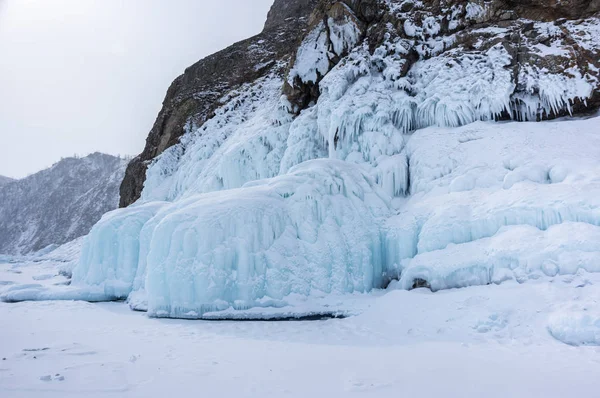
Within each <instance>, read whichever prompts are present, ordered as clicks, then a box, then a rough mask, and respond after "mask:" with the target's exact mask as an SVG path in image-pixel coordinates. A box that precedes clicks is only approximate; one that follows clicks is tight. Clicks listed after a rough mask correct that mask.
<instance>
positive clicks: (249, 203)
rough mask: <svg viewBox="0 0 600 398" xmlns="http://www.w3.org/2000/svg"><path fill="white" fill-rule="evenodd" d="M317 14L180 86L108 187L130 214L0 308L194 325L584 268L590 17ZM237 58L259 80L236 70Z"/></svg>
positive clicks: (594, 77) (502, 8)
mask: <svg viewBox="0 0 600 398" xmlns="http://www.w3.org/2000/svg"><path fill="white" fill-rule="evenodd" d="M282 1H283V0H280V1H278V2H276V5H277V4H280V5H281V4H282ZM289 1H292V0H289ZM318 3H319V4H318V5H317V6H316V7H315V9H314V12H313V13H312V15H311V16H310V17H309V18H305V17H306V16H307V13H305V12H303V14H302V16H301V18H300V19H299V20H297V21H292V20H290V23H292V22H293V24H292V25H290V28H289V29H288V28H286V27H284V23H283V22H281V23H280V24H275V25H273V26H271V27H269V28H268V29H275V27H277V28H276V29H279V30H280V31H279V33H281V37H282V39H281V40H282V41H285V40H288V41H289V40H290V39H289V36H290V35H292V33H293V32H301V31H304V34H302V35H300V34H296V35H295V36H294V38H297V39H298V43H297V45H294V46H289V45H288V46H287V47H286V48H285V49H282V48H283V44H282V43H281V42H275V41H274V39H273V37H277V36H273V37H270V39H269V41H268V42H266V43H261V40H265V39H264V37H265V34H266V33H265V32H263V34H261V35H260V36H257V37H255V38H252V39H251V40H250V41H248V42H242V44H239V43H238V44H237V45H235V46H234V47H232V48H230V49H229V50H227V51H226V52H225V53H221V54H220V55H218V56H216V59H213V60H212V61H211V60H207V61H203V62H201V63H200V64H198V65H196V66H195V67H194V68H193V70H190V71H188V72H186V74H185V75H184V76H183V77H182V78H180V79H179V80H178V82H177V84H176V86H175V88H173V90H174V92H176V93H178V94H177V95H175V94H174V92H170V95H169V98H170V100H169V101H168V103H167V104H165V108H164V109H163V112H161V115H159V120H158V121H157V125H156V126H155V129H154V130H153V133H152V134H151V137H150V138H151V139H149V141H148V147H147V150H146V151H145V152H144V154H143V155H142V157H141V158H138V159H136V160H135V161H134V162H133V163H132V164H131V165H130V173H129V174H128V177H127V179H126V181H125V182H124V185H123V186H124V188H126V189H125V191H126V192H125V195H124V196H123V199H124V201H123V202H124V203H123V204H129V203H131V202H132V201H133V200H135V199H137V197H138V196H140V200H139V201H138V202H137V203H136V204H135V205H133V206H131V207H129V208H126V209H122V210H119V211H117V212H114V213H111V214H108V215H106V216H105V217H104V218H103V220H102V221H101V222H100V223H99V224H98V225H97V226H96V227H95V228H94V230H93V231H92V233H91V234H90V236H89V238H88V240H87V242H86V244H85V248H84V250H83V254H82V256H81V260H80V263H79V265H78V267H77V268H76V269H75V271H74V274H73V286H72V287H70V288H64V289H61V290H60V291H58V290H57V291H56V292H55V293H53V292H51V291H49V290H43V291H42V290H40V289H38V288H36V287H32V286H29V287H27V288H23V289H19V288H18V287H14V288H11V289H12V290H11V291H10V292H8V293H6V294H5V295H3V296H2V298H3V299H4V300H9V301H16V300H23V299H27V298H28V297H29V298H30V299H39V298H41V297H44V298H48V297H54V298H73V297H76V296H77V295H79V297H81V298H84V299H86V298H89V299H93V300H96V299H99V298H102V297H104V298H105V299H116V298H119V299H120V298H124V297H128V300H129V303H130V305H131V306H132V307H133V308H135V309H143V310H147V311H148V312H149V314H150V315H152V316H157V317H182V318H202V317H203V316H204V314H206V313H211V314H212V313H214V312H218V311H225V310H226V313H228V314H230V313H234V312H235V311H237V310H242V309H243V310H246V309H248V308H260V307H276V308H279V307H283V306H286V305H289V304H290V303H291V302H292V301H294V300H291V298H292V297H296V298H297V297H303V298H305V299H307V300H309V298H311V297H322V296H323V295H328V294H336V295H337V294H346V293H350V292H368V291H370V290H372V289H374V288H381V287H385V286H387V285H388V284H389V283H390V281H392V279H397V281H394V282H393V285H392V286H396V287H400V288H404V289H412V288H417V287H429V288H431V289H432V290H439V289H447V288H458V287H466V286H470V285H482V284H489V283H500V282H503V281H505V280H508V279H515V280H517V281H519V282H524V281H527V280H529V279H537V278H552V277H555V276H557V275H564V274H568V275H574V274H577V273H579V272H583V271H587V272H600V268H598V267H599V264H600V247H599V246H598V245H597V243H596V242H598V241H599V240H600V201H599V199H598V198H600V177H599V176H600V160H599V158H598V153H600V131H599V129H598V126H599V120H600V118H599V117H598V116H595V117H588V118H583V117H581V118H571V117H570V115H581V114H582V113H585V112H589V111H590V110H593V109H594V108H595V107H596V106H597V105H598V104H600V101H599V100H600V95H599V90H598V85H599V82H600V80H599V75H598V72H599V71H600V64H598V59H600V57H598V55H599V53H600V39H599V37H600V36H598V35H594V32H596V31H597V29H598V26H600V21H599V20H598V18H597V16H598V15H597V12H599V11H600V10H598V9H595V8H593V7H588V8H585V7H583V6H582V5H581V4H580V7H579V8H580V9H581V10H582V11H581V14H579V15H576V16H573V15H572V14H571V13H570V12H567V11H566V10H565V9H564V8H563V7H562V6H559V5H558V4H556V8H555V9H553V11H552V13H564V15H565V16H566V18H568V19H565V20H554V19H553V18H549V16H550V15H551V13H549V12H548V11H547V10H540V9H539V5H537V3H536V4H533V3H532V2H529V3H524V4H513V2H510V3H506V2H500V1H468V2H467V1H458V0H457V1H454V0H447V1H443V2H431V1H411V0H406V1H396V0H363V1H344V2H338V1H333V0H322V1H320V2H318ZM578 4H579V3H578ZM301 5H302V7H301V8H302V10H304V11H306V9H305V7H304V6H307V7H308V2H307V1H306V0H304V1H303V2H302V4H301ZM276 10H277V9H276ZM282 10H283V11H284V9H283V8H282V9H280V10H279V11H282ZM536 10H537V11H536ZM283 11H282V12H283ZM275 14H277V15H288V14H286V13H285V12H283V13H279V12H277V13H275ZM286 18H288V19H289V17H286ZM285 21H287V19H286V20H285ZM285 21H284V22H285ZM268 25H269V26H270V24H268ZM289 43H291V42H290V41H289V42H288V44H289ZM263 44H264V46H263ZM240 48H243V49H244V50H243V52H244V54H245V55H244V56H245V58H244V59H242V60H241V61H240V62H241V64H240V63H238V62H237V61H236V62H235V63H234V64H232V65H233V66H232V70H231V73H232V75H231V76H230V75H229V73H230V72H222V73H221V72H219V73H218V75H219V76H221V78H223V79H224V81H225V83H224V84H223V85H221V86H219V87H218V89H216V90H211V91H210V92H207V91H203V90H201V91H200V92H198V93H196V94H197V97H194V98H195V99H194V100H193V101H195V102H194V103H193V104H191V105H190V103H188V102H187V100H189V97H190V95H192V93H191V91H186V90H187V89H186V90H183V89H182V87H187V88H189V87H195V85H197V84H200V83H202V82H204V83H206V81H205V80H206V76H209V75H206V76H205V75H203V77H202V78H198V79H197V80H194V82H195V83H194V84H184V83H185V82H184V81H185V79H187V78H191V77H192V76H193V75H194V74H195V73H196V74H197V73H200V71H203V70H206V68H208V66H207V65H221V63H222V62H223V59H229V58H231V56H232V54H235V53H236V51H238V52H239V51H242V50H240ZM268 49H270V50H269V51H271V50H273V51H275V50H277V49H279V50H277V51H275V53H276V54H275V55H273V54H270V55H269V54H268V51H267V50H268ZM246 51H247V52H246ZM249 59H257V60H258V59H260V60H261V63H260V65H263V66H264V65H265V62H267V64H268V65H269V66H268V67H266V66H265V67H261V68H259V69H257V71H258V70H260V71H259V72H256V71H255V72H256V73H250V72H249V69H248V65H247V63H246V61H247V60H249ZM269 60H271V61H273V63H269ZM213 61H215V63H214V64H213V63H211V62H213ZM242 61H243V62H242ZM263 61H264V62H263ZM286 71H287V72H288V73H286ZM241 76H245V77H244V78H242V77H241ZM216 81H220V80H219V79H214V80H212V81H211V82H210V84H211V85H212V84H213V83H214V82H216ZM188 83H189V82H188ZM204 83H202V84H204ZM181 84H182V85H183V86H180V85H181ZM202 87H205V86H202ZM181 90H183V92H182V91H181ZM192 91H193V90H192ZM209 99H210V101H209ZM209 103H210V106H204V105H207V104H209ZM559 116H565V118H563V119H561V120H559V121H545V120H546V119H554V118H557V117H559ZM588 116H589V115H588ZM542 120H544V121H543V122H541V121H542ZM142 166H143V167H142ZM146 166H147V172H145V174H144V173H143V174H144V175H143V177H144V178H139V179H138V177H139V175H138V174H139V173H140V170H142V169H143V170H142V171H141V172H144V171H145V168H146ZM136 167H141V169H136ZM136 170H137V171H136ZM144 179H145V185H144V187H143V190H142V187H141V186H140V181H143V180H144ZM53 294H54V295H53ZM286 311H289V308H288V309H287V310H286ZM213 315H214V314H213ZM213 315H211V316H213ZM217 317H218V316H217Z"/></svg>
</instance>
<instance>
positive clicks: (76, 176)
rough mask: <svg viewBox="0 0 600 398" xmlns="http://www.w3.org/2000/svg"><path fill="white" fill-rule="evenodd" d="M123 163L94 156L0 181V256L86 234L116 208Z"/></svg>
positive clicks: (34, 248)
mask: <svg viewBox="0 0 600 398" xmlns="http://www.w3.org/2000/svg"><path fill="white" fill-rule="evenodd" d="M125 165H126V161H125V160H124V159H121V158H118V157H115V156H111V155H105V154H101V153H94V154H91V155H89V156H86V157H83V158H65V159H62V160H61V161H59V162H58V163H56V164H54V165H53V166H52V167H50V168H48V169H46V170H42V171H40V172H38V173H36V174H33V175H31V176H29V177H26V178H23V179H21V180H12V179H8V178H6V177H0V253H3V254H26V253H29V252H32V251H37V250H40V249H43V248H45V247H46V246H48V245H51V244H54V245H60V244H63V243H65V242H69V241H71V240H73V239H75V238H78V237H80V236H82V235H85V234H87V233H88V232H89V230H90V228H91V227H92V226H93V225H94V224H95V223H96V222H97V221H98V220H99V219H100V217H102V215H103V214H104V213H106V212H108V211H110V210H113V209H115V208H116V207H117V205H118V202H119V185H120V184H121V180H122V179H123V174H124V171H125ZM7 182H12V183H10V184H7Z"/></svg>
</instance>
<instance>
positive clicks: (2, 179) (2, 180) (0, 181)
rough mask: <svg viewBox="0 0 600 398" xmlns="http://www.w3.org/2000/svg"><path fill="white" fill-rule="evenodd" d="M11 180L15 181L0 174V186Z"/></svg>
mask: <svg viewBox="0 0 600 398" xmlns="http://www.w3.org/2000/svg"><path fill="white" fill-rule="evenodd" d="M13 181H15V180H14V179H12V178H10V177H4V176H0V187H1V186H3V185H6V184H8V183H9V182H13Z"/></svg>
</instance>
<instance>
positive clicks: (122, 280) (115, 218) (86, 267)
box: [72, 202, 165, 300]
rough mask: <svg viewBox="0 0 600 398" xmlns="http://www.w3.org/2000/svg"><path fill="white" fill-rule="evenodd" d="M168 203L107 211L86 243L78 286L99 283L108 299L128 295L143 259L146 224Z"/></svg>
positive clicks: (76, 275) (76, 276)
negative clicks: (142, 234) (144, 227)
mask: <svg viewBox="0 0 600 398" xmlns="http://www.w3.org/2000/svg"><path fill="white" fill-rule="evenodd" d="M164 205H165V203H164V202H150V203H147V204H143V205H139V206H132V207H130V208H127V209H119V210H115V211H113V212H110V213H107V214H106V215H105V216H104V217H103V218H102V219H101V220H100V222H98V224H96V225H95V226H94V228H93V229H92V231H91V232H90V234H89V235H88V237H87V238H86V241H85V242H84V244H83V249H82V252H81V257H80V260H79V264H78V265H77V267H75V269H74V270H73V282H72V286H74V287H84V288H85V287H95V288H97V289H100V290H102V291H103V292H104V294H105V296H106V298H107V299H108V300H111V299H113V300H114V299H125V298H126V297H127V296H128V295H129V293H130V292H131V289H132V286H133V281H134V278H135V276H136V273H137V270H138V264H139V262H140V233H141V230H142V227H143V226H144V225H145V224H146V223H147V222H148V220H150V219H151V218H152V217H154V215H155V214H156V213H157V212H158V210H160V209H161V208H162V207H163V206H164Z"/></svg>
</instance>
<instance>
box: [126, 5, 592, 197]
mask: <svg viewBox="0 0 600 398" xmlns="http://www.w3.org/2000/svg"><path fill="white" fill-rule="evenodd" d="M599 17H600V0H471V1H467V0H421V1H416V0H343V1H336V0H276V1H275V3H274V5H273V7H272V8H271V11H270V12H269V15H268V18H267V21H266V23H265V28H264V31H263V32H262V33H261V34H259V35H257V36H255V37H253V38H250V39H248V40H245V41H242V42H240V43H237V44H234V45H233V46H231V47H229V48H227V49H225V50H223V51H221V52H219V53H216V54H214V55H212V56H209V57H207V58H206V59H204V60H202V61H200V62H198V63H196V64H195V65H193V66H191V67H190V68H188V69H187V70H186V71H185V73H184V74H183V75H182V76H180V77H179V78H177V79H176V80H175V81H174V82H173V84H172V85H171V87H170V88H169V90H168V92H167V96H166V98H165V100H164V103H163V109H162V110H161V112H160V113H159V115H158V118H157V120H156V122H155V125H154V127H153V128H152V130H151V131H150V134H149V136H148V139H147V142H146V147H145V149H144V151H143V152H142V154H140V155H139V156H138V157H136V158H135V159H134V160H133V161H132V162H131V163H130V164H129V166H128V168H127V172H126V175H125V179H124V180H123V183H122V185H121V201H120V205H121V206H122V207H125V206H128V205H130V204H132V203H133V202H135V201H136V200H137V199H139V197H140V195H141V192H142V189H143V184H144V181H145V178H146V169H147V167H148V164H149V162H150V161H152V159H154V158H155V157H156V156H158V155H160V154H161V153H162V152H163V151H164V150H165V149H167V148H169V147H171V146H172V145H174V144H176V143H177V142H178V141H179V138H180V137H181V136H182V135H183V134H185V133H186V132H188V131H192V130H195V129H197V128H198V127H200V126H202V125H203V124H204V123H205V122H206V121H207V120H208V119H210V118H211V117H212V116H213V114H214V110H215V109H216V108H218V107H220V106H221V105H222V104H221V103H220V99H221V98H222V97H223V95H224V94H226V93H227V92H229V91H231V90H232V89H235V88H237V87H239V86H240V85H241V84H243V83H248V82H252V81H255V80H256V79H258V78H260V77H263V76H266V75H268V74H271V73H276V74H278V75H279V76H282V77H283V76H286V75H287V76H288V78H287V79H285V80H286V83H285V84H284V87H282V91H283V93H284V94H285V95H286V96H287V98H288V100H289V102H290V104H291V105H292V107H291V108H292V110H293V112H294V113H296V114H298V113H299V112H300V111H301V110H303V109H305V108H307V107H308V106H310V105H311V104H314V103H315V102H316V101H317V99H318V98H319V95H320V87H319V82H320V81H321V79H322V78H323V77H324V76H325V75H326V74H327V73H328V72H329V71H330V70H331V69H332V68H334V67H335V66H336V65H337V64H338V63H340V62H343V61H344V59H345V58H347V57H346V56H347V55H348V54H349V53H350V52H351V51H352V50H353V49H354V48H356V47H358V46H366V47H367V48H368V49H369V51H370V52H371V54H373V53H375V51H376V50H377V51H380V50H381V49H382V48H384V47H385V46H386V45H389V44H390V43H393V44H394V45H397V44H399V45H401V46H402V47H403V48H404V52H403V53H402V54H391V53H389V54H388V55H386V56H390V57H396V58H397V57H401V58H402V59H401V60H400V61H399V62H397V64H398V65H400V67H399V69H398V76H396V77H395V78H396V79H401V78H403V77H405V76H407V75H409V74H410V73H411V70H412V68H413V66H414V65H415V64H416V63H417V62H418V61H423V60H428V59H432V58H436V57H439V59H441V60H443V61H444V62H446V63H447V67H448V68H452V67H453V65H454V66H457V67H459V68H460V65H462V64H463V63H465V62H466V63H469V62H470V60H472V59H474V58H477V59H482V60H483V62H485V60H486V59H487V58H489V55H488V54H489V52H490V51H495V52H498V49H499V48H500V49H501V50H500V52H502V53H503V54H506V55H507V57H508V58H510V63H509V64H507V65H505V66H504V67H503V68H504V70H509V71H510V80H511V83H512V84H514V91H513V92H512V94H511V98H510V101H509V102H510V104H509V105H508V106H507V108H506V109H505V110H503V111H502V112H501V114H496V115H495V117H496V118H497V119H509V118H511V119H516V120H542V119H550V118H554V117H558V116H562V115H565V114H576V113H581V112H587V111H590V110H592V109H595V108H597V107H599V106H600V46H598V45H597V42H598V40H597V39H596V38H595V36H597V35H598V34H600V31H599V30H598V25H600V22H598V18H599ZM348 26H350V27H351V29H353V30H354V31H353V33H352V34H351V36H353V37H351V38H348V37H342V36H344V35H347V32H346V31H344V29H346V28H347V27H348ZM344 32H346V33H344ZM336 35H338V36H336ZM339 35H342V36H339ZM354 36H356V37H354ZM311 40H313V42H311ZM348 40H350V41H348ZM317 46H322V47H323V49H322V51H321V56H322V57H324V58H325V61H324V62H325V63H324V64H321V66H320V68H321V69H319V68H317V71H316V72H315V75H316V77H315V78H310V79H308V78H305V77H303V76H302V74H301V73H300V74H299V73H296V72H297V69H298V68H297V65H298V63H299V62H301V61H302V60H300V61H299V60H298V57H299V56H300V49H301V48H303V47H305V48H308V49H309V50H310V51H312V49H314V48H316V47H317ZM313 55H314V54H313ZM375 58H376V57H375ZM323 65H324V66H323ZM371 67H374V68H377V67H378V66H377V65H375V64H373V65H371ZM549 75H552V78H553V79H554V81H559V80H560V79H563V81H568V80H569V79H571V80H572V79H584V80H586V81H587V83H589V84H592V85H593V86H594V87H593V89H592V90H591V92H590V93H589V95H588V94H586V95H585V96H582V95H579V94H580V93H575V94H573V93H568V92H567V91H569V90H570V88H569V87H567V85H568V84H564V85H563V86H562V87H561V86H560V84H562V83H560V82H558V83H557V86H556V87H552V89H553V90H554V94H556V93H557V92H560V91H561V90H563V91H564V93H563V94H564V95H563V96H562V97H560V95H558V98H559V99H556V98H549V96H548V90H546V88H547V87H544V85H545V84H547V83H545V82H547V80H544V79H545V78H546V76H549ZM413 79H415V78H414V77H413ZM413 86H418V84H415V85H413ZM405 90H406V91H407V94H408V95H409V96H411V97H416V96H418V94H419V93H418V92H416V91H415V88H414V87H411V88H406V89H405ZM559 94H560V93H559ZM536 101H537V102H536ZM417 127H419V126H418V125H417Z"/></svg>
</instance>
